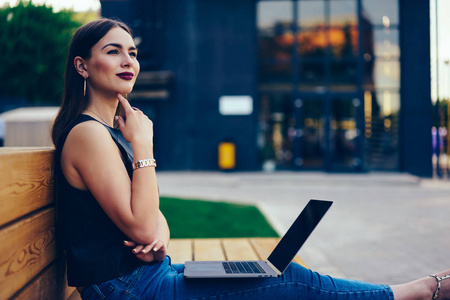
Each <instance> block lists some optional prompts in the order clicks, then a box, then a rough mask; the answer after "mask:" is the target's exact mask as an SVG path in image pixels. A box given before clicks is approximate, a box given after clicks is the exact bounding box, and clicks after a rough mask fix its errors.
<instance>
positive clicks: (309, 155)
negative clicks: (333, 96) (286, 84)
mask: <svg viewBox="0 0 450 300" xmlns="http://www.w3.org/2000/svg"><path fill="white" fill-rule="evenodd" d="M302 103H303V104H302V117H303V118H302V121H303V124H302V125H303V127H302V133H303V138H302V139H301V160H300V161H298V162H297V165H301V166H302V167H304V168H307V169H309V168H313V169H316V168H323V167H324V158H325V153H326V150H325V138H324V134H325V125H324V124H325V107H324V102H323V100H322V99H320V98H319V99H314V98H305V99H302ZM299 162H300V163H301V164H299Z"/></svg>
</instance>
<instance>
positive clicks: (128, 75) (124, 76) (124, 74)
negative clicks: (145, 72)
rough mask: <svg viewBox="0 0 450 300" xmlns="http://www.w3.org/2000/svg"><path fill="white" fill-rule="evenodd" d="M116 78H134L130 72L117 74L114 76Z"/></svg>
mask: <svg viewBox="0 0 450 300" xmlns="http://www.w3.org/2000/svg"><path fill="white" fill-rule="evenodd" d="M116 75H117V76H118V77H120V78H122V79H125V80H131V79H133V77H134V74H133V73H131V72H123V73H119V74H116Z"/></svg>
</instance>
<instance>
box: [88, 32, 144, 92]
mask: <svg viewBox="0 0 450 300" xmlns="http://www.w3.org/2000/svg"><path fill="white" fill-rule="evenodd" d="M85 68H86V70H87V72H88V74H89V77H88V82H89V91H90V92H91V93H92V94H94V93H95V92H97V93H102V94H114V95H116V94H117V93H121V94H128V93H130V92H131V91H132V89H133V86H134V83H135V82H136V77H137V75H138V73H139V69H140V67H139V62H138V61H137V49H136V46H135V44H134V42H133V39H132V37H131V36H130V34H128V32H126V31H125V30H123V29H122V28H120V27H114V28H112V29H111V30H110V31H109V32H108V33H107V34H106V35H105V36H104V37H103V38H102V39H101V40H99V41H98V42H97V44H95V45H94V47H92V49H91V57H90V58H89V59H88V60H86V61H85Z"/></svg>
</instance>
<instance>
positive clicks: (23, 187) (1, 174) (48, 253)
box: [0, 148, 73, 299]
mask: <svg viewBox="0 0 450 300" xmlns="http://www.w3.org/2000/svg"><path fill="white" fill-rule="evenodd" d="M52 171H53V149H52V148H0V241H1V243H0V299H9V298H19V299H66V298H67V297H68V295H69V294H71V293H72V291H73V289H70V288H69V289H68V288H67V285H66V279H65V261H64V260H63V259H62V258H58V257H61V255H58V254H57V250H56V241H55V205H54V200H53V178H52Z"/></svg>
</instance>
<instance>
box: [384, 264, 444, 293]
mask: <svg viewBox="0 0 450 300" xmlns="http://www.w3.org/2000/svg"><path fill="white" fill-rule="evenodd" d="M448 274H450V270H447V271H444V272H440V273H437V274H436V276H438V277H444V276H446V275H448ZM436 287H437V282H436V279H435V278H433V277H430V276H427V277H424V278H420V279H417V280H415V281H412V282H408V283H405V284H400V285H393V286H391V288H392V291H393V292H394V298H395V300H433V296H434V294H435V292H436ZM436 300H450V279H446V280H443V281H441V288H440V291H439V295H438V297H437V298H436Z"/></svg>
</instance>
